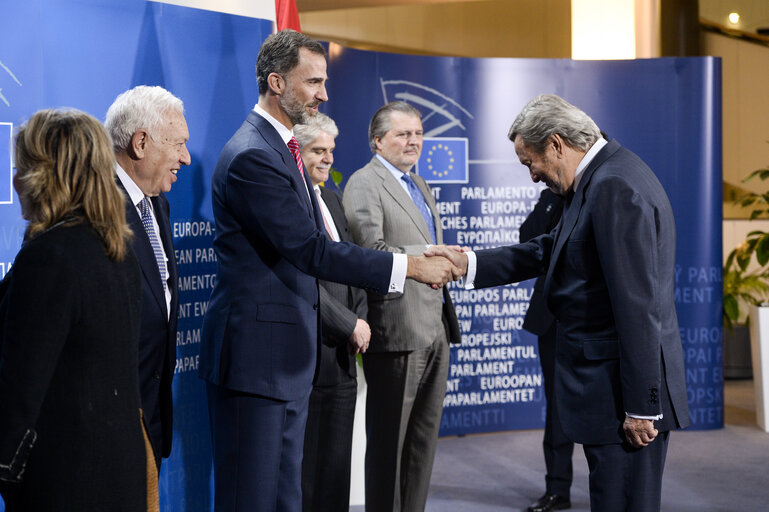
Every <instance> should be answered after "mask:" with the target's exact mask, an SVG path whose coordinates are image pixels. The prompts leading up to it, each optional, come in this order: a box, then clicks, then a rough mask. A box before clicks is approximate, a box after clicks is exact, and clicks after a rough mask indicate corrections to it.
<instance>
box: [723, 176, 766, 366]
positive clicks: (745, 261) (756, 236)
mask: <svg viewBox="0 0 769 512" xmlns="http://www.w3.org/2000/svg"><path fill="white" fill-rule="evenodd" d="M756 177H758V178H759V179H761V180H762V181H765V180H767V179H769V168H763V169H757V170H755V171H753V172H752V173H750V174H749V175H748V176H747V177H746V178H745V179H744V180H743V181H744V182H747V181H749V180H752V179H755V178H756ZM736 204H738V205H739V206H741V207H743V208H749V209H750V216H749V218H750V220H753V219H767V218H769V191H765V192H763V193H760V194H759V193H755V192H747V193H745V194H744V195H742V196H741V197H740V198H738V199H737V200H736ZM754 256H755V261H756V262H757V263H758V268H755V267H754V268H752V269H751V268H749V267H750V263H751V261H753V257H754ZM767 300H769V233H767V232H765V231H760V230H756V231H751V232H750V233H748V235H747V237H746V239H745V240H744V241H743V242H742V243H740V244H739V245H738V246H737V247H735V248H734V249H733V250H732V252H730V253H729V256H728V257H727V258H726V262H725V263H724V268H723V305H724V306H723V320H724V376H725V377H731V378H749V377H751V375H752V372H751V359H750V338H749V330H748V327H747V318H748V308H749V306H751V305H754V306H758V305H760V304H761V303H763V302H765V301H767Z"/></svg>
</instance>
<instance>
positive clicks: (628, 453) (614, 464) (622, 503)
mask: <svg viewBox="0 0 769 512" xmlns="http://www.w3.org/2000/svg"><path fill="white" fill-rule="evenodd" d="M669 434H670V432H660V433H659V435H657V438H656V439H655V440H654V441H653V442H652V443H651V444H650V445H649V446H646V447H644V448H633V447H631V446H630V445H629V444H627V443H622V444H605V445H584V449H585V457H586V458H587V465H588V467H589V468H590V510H591V511H592V512H659V510H660V502H661V500H662V470H663V469H664V468H665V456H666V454H667V449H668V436H669Z"/></svg>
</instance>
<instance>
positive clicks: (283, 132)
mask: <svg viewBox="0 0 769 512" xmlns="http://www.w3.org/2000/svg"><path fill="white" fill-rule="evenodd" d="M254 112H256V113H257V114H259V115H260V116H262V117H263V118H265V119H266V120H267V122H268V123H270V124H271V125H272V127H273V128H275V129H276V130H278V135H280V138H281V139H283V142H284V143H285V144H288V141H290V140H291V137H293V136H294V132H293V130H289V129H288V128H286V125H284V124H283V123H281V122H280V121H278V120H277V119H275V118H274V117H272V116H271V115H270V114H268V113H267V111H266V110H264V109H263V108H262V107H260V106H259V104H258V103H257V104H256V105H254Z"/></svg>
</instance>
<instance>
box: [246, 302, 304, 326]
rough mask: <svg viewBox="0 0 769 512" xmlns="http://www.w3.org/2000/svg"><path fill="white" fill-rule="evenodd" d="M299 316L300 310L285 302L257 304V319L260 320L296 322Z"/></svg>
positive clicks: (284, 322)
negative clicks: (284, 303)
mask: <svg viewBox="0 0 769 512" xmlns="http://www.w3.org/2000/svg"><path fill="white" fill-rule="evenodd" d="M298 318H299V310H298V309H296V308H295V307H293V306H286V305H283V304H259V305H258V306H256V320H257V321H259V322H278V323H282V324H295V323H297V319H298Z"/></svg>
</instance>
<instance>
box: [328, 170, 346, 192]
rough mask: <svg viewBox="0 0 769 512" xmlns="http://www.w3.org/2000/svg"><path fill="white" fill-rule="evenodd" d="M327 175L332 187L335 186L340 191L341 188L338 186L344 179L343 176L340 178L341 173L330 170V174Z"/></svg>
mask: <svg viewBox="0 0 769 512" xmlns="http://www.w3.org/2000/svg"><path fill="white" fill-rule="evenodd" d="M329 174H330V175H331V181H333V182H334V185H336V186H337V188H338V189H340V190H341V189H342V187H341V186H340V184H341V183H342V180H343V179H344V176H342V173H341V172H339V171H334V170H331V172H330V173H329Z"/></svg>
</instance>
